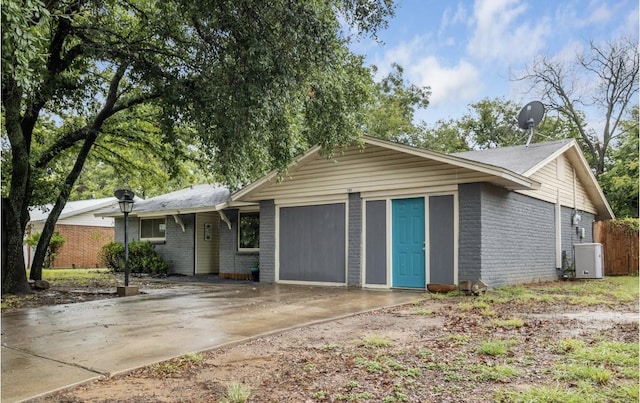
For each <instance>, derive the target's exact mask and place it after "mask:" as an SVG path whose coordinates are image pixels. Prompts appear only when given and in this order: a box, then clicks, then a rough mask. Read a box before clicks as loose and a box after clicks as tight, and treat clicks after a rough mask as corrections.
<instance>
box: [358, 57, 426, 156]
mask: <svg viewBox="0 0 640 403" xmlns="http://www.w3.org/2000/svg"><path fill="white" fill-rule="evenodd" d="M376 71H377V68H376V67H375V66H374V67H373V74H375V73H376ZM403 73H404V69H403V68H402V66H400V65H398V64H396V63H394V64H393V65H392V71H391V72H390V73H389V75H387V76H386V77H384V78H383V79H382V80H381V81H380V82H379V83H376V84H375V85H374V91H373V100H372V102H371V105H370V106H369V108H368V111H367V118H366V120H365V129H364V132H365V133H366V134H368V135H370V136H373V137H379V138H382V139H386V140H394V141H398V142H402V143H408V144H414V143H415V137H416V135H417V134H418V133H419V128H418V126H415V125H414V122H413V120H414V114H415V111H416V110H417V109H423V108H426V107H427V106H428V105H429V95H431V90H430V89H429V87H418V86H416V85H414V84H410V83H408V82H405V79H404V77H403Z"/></svg>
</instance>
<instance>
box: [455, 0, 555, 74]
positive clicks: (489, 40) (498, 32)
mask: <svg viewBox="0 0 640 403" xmlns="http://www.w3.org/2000/svg"><path fill="white" fill-rule="evenodd" d="M527 8H528V7H527V5H526V4H524V3H522V2H521V1H520V0H476V3H475V6H474V10H473V18H472V21H471V23H472V25H473V26H475V31H474V32H473V34H472V37H471V40H470V41H469V43H468V45H467V54H468V55H470V56H473V57H475V58H478V59H480V60H485V61H487V62H491V61H495V60H500V61H502V62H506V63H509V62H515V61H522V60H526V59H528V58H531V57H532V56H534V55H535V54H537V53H539V51H540V49H542V48H543V47H544V42H545V38H546V37H547V36H548V35H550V34H551V27H550V25H549V22H548V19H547V18H540V17H538V16H535V15H533V11H528V10H527Z"/></svg>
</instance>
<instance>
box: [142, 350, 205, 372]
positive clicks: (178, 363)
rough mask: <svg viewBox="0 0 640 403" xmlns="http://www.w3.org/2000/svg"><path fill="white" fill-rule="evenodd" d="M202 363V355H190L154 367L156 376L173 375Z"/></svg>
mask: <svg viewBox="0 0 640 403" xmlns="http://www.w3.org/2000/svg"><path fill="white" fill-rule="evenodd" d="M201 362H202V354H199V353H190V354H185V355H183V356H181V357H178V358H175V359H173V360H169V361H165V362H161V363H159V364H156V365H155V366H154V367H153V373H154V374H155V375H171V374H175V373H177V372H181V371H184V370H186V369H188V368H191V367H192V366H194V365H197V364H199V363H201Z"/></svg>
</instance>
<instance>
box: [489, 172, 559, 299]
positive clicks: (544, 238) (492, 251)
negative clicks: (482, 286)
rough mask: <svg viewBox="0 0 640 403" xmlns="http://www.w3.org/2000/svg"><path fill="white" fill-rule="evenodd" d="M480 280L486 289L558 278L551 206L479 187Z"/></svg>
mask: <svg viewBox="0 0 640 403" xmlns="http://www.w3.org/2000/svg"><path fill="white" fill-rule="evenodd" d="M481 187H482V194H481V220H482V229H481V232H482V236H481V239H482V244H481V251H480V256H479V258H480V259H481V262H482V263H481V264H482V272H481V275H482V280H483V281H484V282H486V283H487V284H488V285H489V286H490V287H495V286H499V285H503V284H517V283H523V282H528V281H536V280H553V279H557V278H558V272H557V271H556V267H555V266H556V264H555V211H554V209H555V206H554V205H553V204H551V203H547V202H544V201H540V200H537V199H533V198H531V197H528V196H524V195H521V194H518V193H515V192H510V191H508V190H506V189H502V188H499V187H496V186H493V185H490V184H482V185H481Z"/></svg>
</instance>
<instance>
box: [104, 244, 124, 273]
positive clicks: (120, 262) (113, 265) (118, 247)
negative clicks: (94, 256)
mask: <svg viewBox="0 0 640 403" xmlns="http://www.w3.org/2000/svg"><path fill="white" fill-rule="evenodd" d="M98 259H100V264H101V265H103V266H104V267H106V268H107V269H109V270H111V271H114V272H121V271H123V270H124V245H122V244H121V243H119V242H109V243H107V244H104V245H102V248H100V253H99V254H98Z"/></svg>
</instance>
